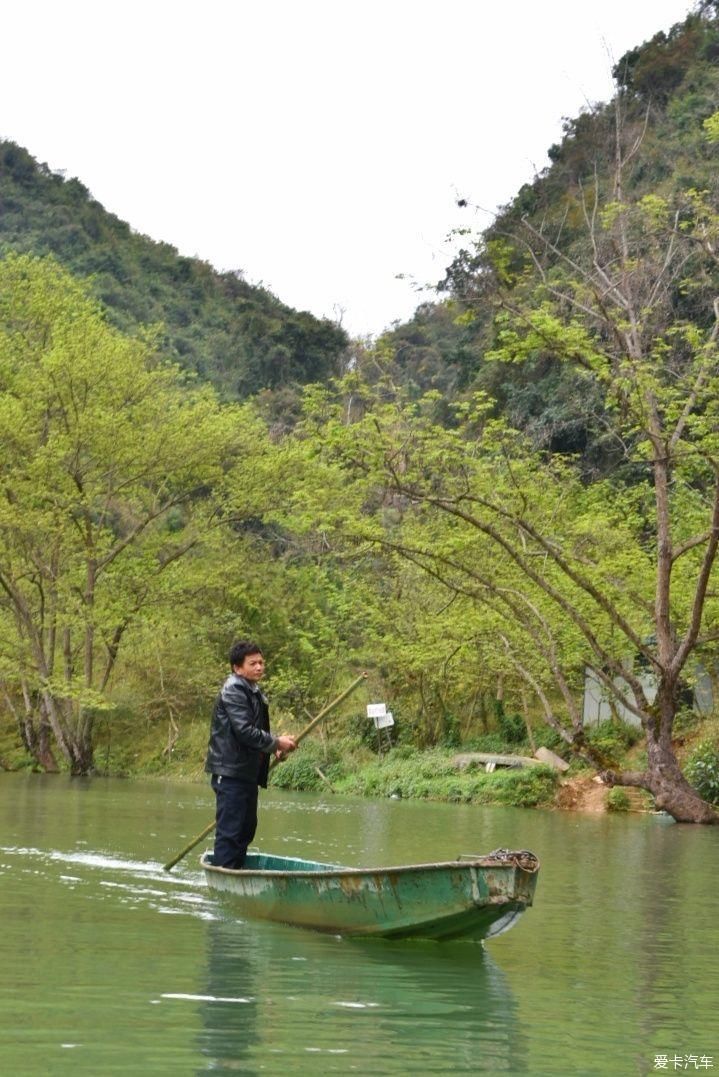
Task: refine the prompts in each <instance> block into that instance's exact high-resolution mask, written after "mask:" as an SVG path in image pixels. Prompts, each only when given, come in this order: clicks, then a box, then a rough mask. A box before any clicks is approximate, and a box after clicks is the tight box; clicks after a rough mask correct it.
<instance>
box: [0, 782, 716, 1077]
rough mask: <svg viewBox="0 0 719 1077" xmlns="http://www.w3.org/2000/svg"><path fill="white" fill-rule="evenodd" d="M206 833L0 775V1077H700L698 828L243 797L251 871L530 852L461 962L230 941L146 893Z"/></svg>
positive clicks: (703, 924)
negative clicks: (257, 804)
mask: <svg viewBox="0 0 719 1077" xmlns="http://www.w3.org/2000/svg"><path fill="white" fill-rule="evenodd" d="M212 814H213V807H212V794H211V792H210V790H209V789H208V788H206V787H204V786H199V785H198V786H195V785H184V784H183V785H181V784H176V783H165V782H161V781H143V782H137V781H121V780H106V779H89V780H72V779H69V778H66V777H64V776H37V775H16V774H0V918H1V919H0V969H1V976H0V1073H2V1074H3V1075H4V1077H14V1075H15V1074H51V1075H54V1074H58V1075H65V1074H67V1075H69V1074H83V1075H85V1074H88V1075H92V1077H104V1075H105V1074H128V1075H133V1077H135V1075H142V1077H153V1075H156V1074H168V1075H169V1074H173V1075H177V1077H184V1075H189V1074H204V1073H208V1074H209V1073H211V1074H223V1073H227V1074H229V1073H238V1072H239V1073H246V1074H254V1073H269V1074H324V1073H359V1074H414V1073H434V1074H453V1073H509V1074H532V1075H540V1074H547V1075H554V1074H582V1075H583V1074H600V1075H609V1074H648V1073H661V1072H665V1073H666V1072H674V1073H676V1072H684V1073H687V1072H695V1073H696V1072H704V1073H710V1074H711V1073H713V1072H717V1073H719V1017H718V1009H717V1004H718V1003H719V988H718V987H717V964H718V962H719V915H718V914H717V913H718V909H717V900H716V885H717V884H716V874H717V864H718V861H719V832H718V831H717V828H712V829H709V828H699V827H694V828H692V827H684V826H677V825H675V824H673V823H672V822H671V821H670V820H667V818H666V817H663V816H653V815H645V816H636V815H632V816H591V815H576V814H566V813H560V812H541V811H522V810H519V809H501V808H481V807H474V806H469V805H459V806H455V805H444V804H427V803H417V802H406V801H394V800H387V801H370V800H355V799H341V798H335V797H333V796H332V795H331V794H329V793H328V794H327V795H326V796H321V795H309V794H306V795H303V794H288V793H280V792H275V791H270V792H268V793H266V794H264V796H263V798H262V805H261V819H260V830H259V833H258V845H259V846H260V847H261V848H263V849H264V850H266V851H268V852H272V851H274V852H277V853H280V854H284V855H298V856H302V857H306V858H310V859H318V860H327V861H332V862H335V863H346V864H352V865H371V864H377V865H389V864H398V863H409V862H420V861H429V860H442V859H451V858H453V857H455V856H456V855H457V854H460V853H486V852H489V851H491V850H492V849H495V848H497V847H500V846H505V847H506V846H509V847H512V848H526V849H531V850H532V851H533V852H535V853H536V854H537V855H538V856H539V857H540V859H541V861H542V867H541V871H540V875H539V882H538V886H537V893H536V898H535V905H534V907H533V908H532V909H530V910H529V911H528V912H527V913H526V914H525V916H524V917H523V918H522V920H521V921H520V922H519V924H518V925H517V926H516V927H514V928H513V929H512V930H511V931H509V932H508V933H507V934H505V935H503V936H501V937H499V938H497V939H495V940H493V941H491V942H489V943H488V944H487V945H486V948H483V947H482V946H481V945H478V944H471V945H468V944H461V943H456V942H455V943H444V944H443V943H417V942H414V943H412V942H404V943H399V942H396V943H388V942H379V941H376V942H357V941H351V940H347V939H341V938H336V937H331V936H323V935H319V934H314V933H311V932H305V931H302V930H299V929H293V928H289V927H281V926H273V925H270V924H263V923H261V922H252V923H251V922H248V921H244V922H240V921H235V920H233V919H232V917H231V915H230V914H229V912H228V909H227V907H226V906H225V905H223V906H220V905H218V904H217V903H216V901H215V900H214V899H213V898H212V897H210V896H209V894H208V892H207V890H206V888H205V884H204V876H203V875H202V873H201V872H200V871H199V870H198V867H197V858H196V855H195V853H192V854H190V858H188V859H187V860H186V861H183V862H182V863H181V864H180V865H178V867H177V868H175V869H174V871H173V872H172V873H170V874H167V873H165V872H163V870H162V864H163V863H164V862H165V861H166V860H168V859H169V858H170V856H171V855H172V854H173V853H175V852H176V851H177V850H179V849H180V848H181V847H182V846H183V845H184V844H186V842H187V841H188V840H189V839H190V838H191V837H192V836H193V835H194V834H195V833H197V832H199V831H200V830H201V829H202V828H203V826H204V825H205V824H206V823H207V822H208V821H209V820H210V819H211V818H212ZM197 852H199V849H198V850H197ZM665 1059H666V1062H665Z"/></svg>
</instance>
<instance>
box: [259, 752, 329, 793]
mask: <svg viewBox="0 0 719 1077" xmlns="http://www.w3.org/2000/svg"><path fill="white" fill-rule="evenodd" d="M318 767H319V768H320V769H321V770H322V773H323V774H324V775H325V777H326V778H327V780H328V781H330V782H335V781H339V780H340V779H341V778H342V777H343V776H344V766H343V763H342V759H341V757H340V755H339V754H338V752H337V751H336V749H332V748H329V749H328V751H327V752H325V751H324V750H323V748H322V745H321V744H319V743H318V742H316V741H312V740H307V741H306V742H305V743H304V744H303V745H302V747H301V748H299V749H298V750H297V751H296V752H293V753H292V754H291V755H289V756H288V757H287V758H286V759H284V760H283V761H282V763H281V764H280V765H279V766H277V767H275V768H274V769H273V770H272V773H271V775H270V782H271V784H272V785H273V786H275V787H276V788H278V789H297V790H299V791H301V792H307V793H310V792H317V791H319V790H321V789H323V788H325V783H324V782H323V781H322V778H321V777H320V776H319V774H318V773H317V769H318Z"/></svg>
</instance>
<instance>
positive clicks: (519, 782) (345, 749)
mask: <svg viewBox="0 0 719 1077" xmlns="http://www.w3.org/2000/svg"><path fill="white" fill-rule="evenodd" d="M592 736H593V738H594V739H595V740H596V741H597V742H598V743H601V745H602V748H603V750H604V751H605V752H608V753H609V754H610V756H612V757H613V758H614V760H615V765H617V766H619V767H621V766H628V767H632V768H633V769H637V768H641V766H642V765H643V762H644V745H643V741H642V740H641V739H638V736H637V733H636V731H632V730H627V728H626V727H623V726H618V725H616V724H614V723H605V724H604V726H603V727H598V728H597V729H596V730H595V731H593V733H592ZM547 739H551V738H545V740H547ZM206 742H207V718H206V716H205V715H197V716H194V717H193V716H190V717H187V718H185V719H183V721H182V722H181V723H179V724H178V723H177V722H175V721H174V720H173V722H172V723H169V724H165V723H161V722H158V721H157V720H143V721H140V722H138V720H137V718H136V716H135V715H133V714H131V713H130V712H129V711H127V712H126V711H117V712H114V713H112V714H108V715H107V716H106V717H103V718H102V720H101V721H100V723H99V727H98V730H97V740H96V751H95V765H96V770H97V772H98V773H100V774H104V775H107V776H112V777H125V778H143V777H162V778H167V779H172V780H175V781H185V782H205V781H206V775H205V773H204V757H205V749H206ZM713 743H719V722H718V721H717V720H716V719H713V720H709V721H703V722H701V723H699V722H697V723H696V724H695V725H694V726H692V727H690V728H688V729H686V730H684V731H683V732H682V734H681V737H680V740H679V741H678V752H679V754H680V757H681V758H682V759H683V761H689V762H690V761H691V759H692V758H694V757H695V756H696V753H697V750H698V748H697V746H701V745H702V744H713ZM548 746H550V747H553V748H555V749H559V746H558V745H557V744H556V743H555V742H554V741H552V743H551V744H549V745H548ZM559 750H561V749H559ZM462 752H494V753H497V754H509V755H531V754H532V753H531V748H530V746H529V745H527V744H525V743H522V742H512V743H510V742H507V741H503V740H502V739H501V738H500V737H499V736H498V734H496V733H492V734H488V735H486V736H484V737H478V738H475V739H474V740H473V741H471V742H470V743H468V744H463V745H461V746H445V747H436V748H430V749H418V748H414V747H412V746H410V745H404V744H400V745H398V746H394V747H392V748H390V749H388V750H387V751H385V752H383V753H382V754H379V753H378V751H377V747H376V746H375V745H370V744H367V743H363V742H362V741H360V740H358V739H357V738H356V737H353V736H352V734H351V732H348V731H347V730H346V729H345V730H344V731H343V730H342V728H341V723H340V728H339V729H337V730H334V731H332V730H329V731H325V732H324V734H323V733H320V734H319V735H317V736H313V737H310V738H308V739H307V740H305V741H304V742H303V744H302V745H301V747H300V748H299V749H298V751H297V752H296V753H295V754H293V755H292V756H290V757H289V758H288V759H287V760H285V761H284V762H283V763H282V764H281V766H278V767H276V768H275V769H274V771H273V772H272V775H271V784H272V785H273V786H275V787H276V788H280V789H286V790H295V791H302V792H327V793H330V794H331V795H338V796H341V795H343V794H344V795H353V796H366V797H380V798H382V797H387V798H392V799H402V800H405V799H406V800H430V801H440V802H447V803H456V804H483V805H492V804H494V805H501V806H510V807H522V808H537V807H538V808H557V809H560V810H564V811H576V812H590V813H593V814H596V813H602V812H606V811H631V812H646V811H651V810H653V806H654V805H653V800H652V798H651V796H650V795H649V794H647V793H645V792H643V791H642V790H634V789H623V788H619V787H617V788H615V789H609V788H608V787H607V786H605V785H603V784H601V783H600V782H599V781H598V779H597V778H596V776H595V774H594V772H593V771H591V770H588V769H586V768H583V767H581V765H579V764H577V763H572V765H571V766H570V769H569V770H568V771H567V772H566V773H561V772H559V771H557V770H554V769H552V768H551V767H548V766H546V765H543V764H537V765H533V766H529V767H522V768H506V767H501V768H500V767H498V768H497V769H495V770H494V771H493V772H491V773H488V772H487V771H486V770H485V768H484V766H483V765H482V763H481V762H475V763H472V764H470V765H469V766H466V767H464V768H462V769H460V768H459V767H458V765H457V763H456V757H457V755H458V754H460V753H462ZM0 766H2V767H3V768H4V769H9V770H24V769H33V768H32V764H31V761H30V760H29V758H28V756H27V755H26V753H25V752H24V750H23V748H22V745H21V744H20V742H19V738H18V736H17V732H16V730H15V728H14V727H13V726H12V725H11V724H10V723H8V722H5V723H2V724H0Z"/></svg>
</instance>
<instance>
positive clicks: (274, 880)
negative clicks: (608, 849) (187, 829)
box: [200, 849, 539, 939]
mask: <svg viewBox="0 0 719 1077" xmlns="http://www.w3.org/2000/svg"><path fill="white" fill-rule="evenodd" d="M200 863H201V865H202V867H203V868H204V870H205V875H206V877H207V883H208V886H209V887H210V889H211V890H213V891H217V892H221V893H223V894H227V895H229V896H230V897H231V900H232V908H233V910H236V911H237V912H238V913H239V914H240V915H241V916H247V917H255V918H262V919H265V920H275V921H278V922H280V923H284V924H295V925H297V926H300V927H308V928H313V929H314V930H316V931H326V932H330V933H332V934H336V935H359V936H365V937H370V936H377V937H380V938H393V939H401V938H420V939H454V938H460V937H461V938H466V939H488V938H492V937H493V936H495V935H499V934H501V933H502V932H503V931H507V930H508V928H510V927H511V926H512V925H513V924H514V923H516V921H517V919H518V918H519V917H520V916H521V914H522V913H523V912H524V910H525V909H526V908H527V907H528V906H529V905H531V904H532V897H533V895H534V890H535V887H536V884H537V873H538V871H539V861H538V860H537V858H536V856H534V854H533V853H530V852H526V851H521V852H512V851H511V850H508V849H497V850H495V852H493V853H489V854H488V855H487V856H462V857H459V858H458V859H457V860H449V861H446V862H443V863H437V864H408V865H402V866H399V867H390V868H346V867H340V866H338V865H334V864H321V863H317V862H316V861H313V860H298V859H296V858H290V857H284V856H269V855H265V854H261V853H248V855H247V859H246V861H245V867H244V868H243V869H242V870H241V871H234V870H230V869H228V868H220V867H215V865H214V864H212V863H211V859H210V855H209V854H208V853H205V855H204V856H203V857H202V859H201V861H200Z"/></svg>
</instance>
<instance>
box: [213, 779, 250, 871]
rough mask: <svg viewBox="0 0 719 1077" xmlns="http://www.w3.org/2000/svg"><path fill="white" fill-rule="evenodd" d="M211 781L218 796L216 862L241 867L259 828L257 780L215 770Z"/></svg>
mask: <svg viewBox="0 0 719 1077" xmlns="http://www.w3.org/2000/svg"><path fill="white" fill-rule="evenodd" d="M211 785H212V788H213V789H214V791H215V797H216V800H217V823H216V831H215V854H214V857H213V861H212V862H213V864H215V865H216V866H217V867H220V868H241V867H242V865H243V864H244V862H245V854H246V853H247V846H248V845H249V844H250V842H251V841H252V839H253V838H254V836H255V831H256V830H257V793H258V788H257V784H256V782H243V781H242V780H241V779H240V778H226V777H225V776H224V775H220V774H213V775H212V782H211Z"/></svg>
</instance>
